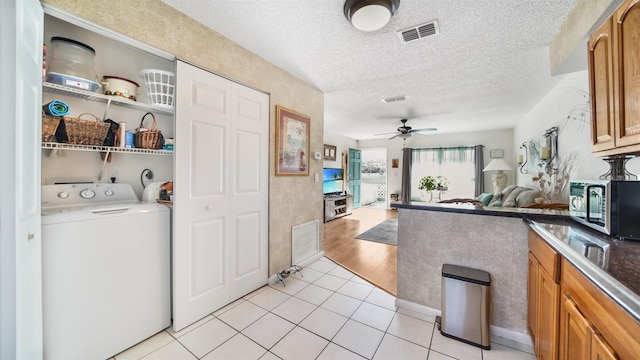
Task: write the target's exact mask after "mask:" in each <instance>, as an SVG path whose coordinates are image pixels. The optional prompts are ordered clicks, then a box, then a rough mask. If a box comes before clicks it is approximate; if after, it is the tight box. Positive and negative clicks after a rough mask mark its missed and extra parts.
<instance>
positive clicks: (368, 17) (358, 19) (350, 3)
mask: <svg viewBox="0 0 640 360" xmlns="http://www.w3.org/2000/svg"><path fill="white" fill-rule="evenodd" d="M398 6H400V0H347V1H345V3H344V16H345V17H346V18H347V20H349V22H351V25H353V27H355V28H356V29H358V30H361V31H367V32H369V31H376V30H380V29H382V28H383V27H384V26H385V25H387V23H388V22H389V20H390V19H391V16H393V15H394V14H395V13H396V11H397V10H398Z"/></svg>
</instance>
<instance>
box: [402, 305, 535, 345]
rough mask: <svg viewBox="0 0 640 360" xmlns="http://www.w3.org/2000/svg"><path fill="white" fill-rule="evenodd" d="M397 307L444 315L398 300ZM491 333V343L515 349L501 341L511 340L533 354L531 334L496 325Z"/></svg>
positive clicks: (429, 308)
mask: <svg viewBox="0 0 640 360" xmlns="http://www.w3.org/2000/svg"><path fill="white" fill-rule="evenodd" d="M396 306H397V307H401V308H405V309H407V310H411V311H415V312H417V313H420V314H425V315H428V316H433V317H436V316H440V315H441V314H442V311H440V310H438V309H434V308H432V307H428V306H425V305H421V304H416V303H414V302H411V301H407V300H402V299H398V298H396ZM490 331H491V335H492V338H491V341H493V342H495V343H498V344H501V345H505V346H509V347H514V344H510V343H509V342H505V341H501V339H500V338H502V339H506V340H510V341H513V342H516V343H518V344H517V345H516V346H515V347H517V348H518V349H519V350H522V351H526V352H529V353H533V344H532V343H531V337H529V334H527V333H521V332H517V331H514V330H509V329H506V328H502V327H499V326H494V325H490ZM518 345H520V346H518Z"/></svg>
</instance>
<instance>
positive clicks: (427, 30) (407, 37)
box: [398, 20, 440, 43]
mask: <svg viewBox="0 0 640 360" xmlns="http://www.w3.org/2000/svg"><path fill="white" fill-rule="evenodd" d="M439 32H440V30H439V29H438V21H437V20H434V21H432V22H428V23H426V24H422V25H418V26H415V27H412V28H409V29H405V30H401V31H398V35H399V36H400V39H402V42H403V43H408V42H410V41H414V40H418V39H422V38H423V37H427V36H431V35H436V34H438V33H439Z"/></svg>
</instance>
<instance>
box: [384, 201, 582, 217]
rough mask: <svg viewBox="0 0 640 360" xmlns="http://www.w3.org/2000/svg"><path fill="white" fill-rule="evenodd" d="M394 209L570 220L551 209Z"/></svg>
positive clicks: (401, 205) (460, 206) (437, 206)
mask: <svg viewBox="0 0 640 360" xmlns="http://www.w3.org/2000/svg"><path fill="white" fill-rule="evenodd" d="M390 206H391V207H392V208H397V209H412V210H427V211H441V212H452V213H459V214H472V215H487V216H502V217H518V218H523V219H531V220H545V219H547V220H553V219H558V218H561V219H570V217H569V211H567V210H549V209H525V208H512V207H505V208H503V207H493V206H478V205H470V204H440V203H424V202H410V203H400V202H395V203H391V205H390Z"/></svg>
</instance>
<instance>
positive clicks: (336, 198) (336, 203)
mask: <svg viewBox="0 0 640 360" xmlns="http://www.w3.org/2000/svg"><path fill="white" fill-rule="evenodd" d="M352 211H353V196H351V195H325V196H324V222H328V221H331V220H333V219H337V218H339V217H343V216H347V215H349V214H351V212H352Z"/></svg>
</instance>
